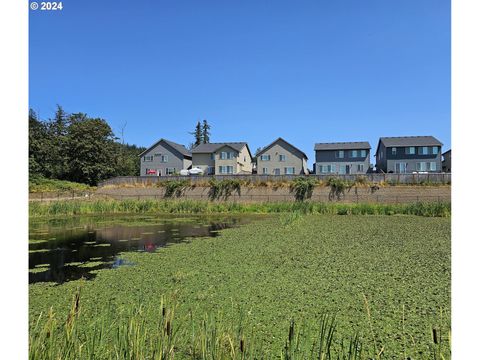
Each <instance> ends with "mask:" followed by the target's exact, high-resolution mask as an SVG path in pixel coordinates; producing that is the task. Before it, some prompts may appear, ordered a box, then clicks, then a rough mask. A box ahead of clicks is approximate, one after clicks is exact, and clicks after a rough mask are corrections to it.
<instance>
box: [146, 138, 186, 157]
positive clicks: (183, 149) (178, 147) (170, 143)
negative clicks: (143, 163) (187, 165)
mask: <svg viewBox="0 0 480 360" xmlns="http://www.w3.org/2000/svg"><path fill="white" fill-rule="evenodd" d="M161 142H164V143H165V144H167V145H168V146H170V147H171V148H173V149H175V150H176V151H178V152H179V153H180V154H182V155H183V156H186V157H190V158H191V157H192V153H191V152H190V150H188V149H187V148H186V147H185V146H183V145H182V144H177V143H175V142H173V141H170V140H166V139H160V140H158V141H157V142H156V143H155V144H153V145H152V146H150V147H149V148H148V149H146V150H145V151H143V152H142V153H141V154H139V155H138V156H142V155H143V154H145V153H147V152H149V151H150V150H152V149H153V148H154V147H155V146H157V145H158V144H160V143H161Z"/></svg>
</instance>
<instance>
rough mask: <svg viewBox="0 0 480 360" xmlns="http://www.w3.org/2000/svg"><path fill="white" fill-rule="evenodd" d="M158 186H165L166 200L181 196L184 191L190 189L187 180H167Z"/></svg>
mask: <svg viewBox="0 0 480 360" xmlns="http://www.w3.org/2000/svg"><path fill="white" fill-rule="evenodd" d="M159 184H161V185H163V186H165V197H166V198H171V197H179V196H182V195H183V194H184V192H185V190H186V189H187V188H188V187H190V181H188V180H168V181H165V182H164V183H159Z"/></svg>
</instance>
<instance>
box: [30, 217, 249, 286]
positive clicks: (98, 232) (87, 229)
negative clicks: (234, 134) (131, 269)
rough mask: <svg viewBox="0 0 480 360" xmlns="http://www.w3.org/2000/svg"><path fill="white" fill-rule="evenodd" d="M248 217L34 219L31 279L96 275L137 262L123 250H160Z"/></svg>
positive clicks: (58, 279) (59, 280)
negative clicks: (122, 253)
mask: <svg viewBox="0 0 480 360" xmlns="http://www.w3.org/2000/svg"><path fill="white" fill-rule="evenodd" d="M248 221H249V220H248V219H247V218H246V217H225V216H223V217H216V218H212V217H153V216H127V217H125V216H124V217H119V216H113V217H101V218H98V217H83V218H78V217H76V218H73V219H53V220H48V221H33V222H31V224H30V245H29V250H30V253H29V268H30V273H29V282H30V283H35V282H45V281H53V282H57V283H63V282H65V281H69V280H76V279H79V278H82V277H83V278H86V279H92V278H93V277H95V272H96V271H97V270H100V269H105V268H117V267H119V266H124V265H134V264H132V263H128V262H126V261H125V260H124V259H122V258H121V256H119V253H121V252H127V251H145V252H154V251H156V250H157V249H158V248H159V247H163V246H165V245H167V244H171V243H178V242H182V241H185V239H186V238H192V237H214V236H218V234H219V230H221V229H225V228H228V227H232V226H236V225H239V224H242V223H246V222H248Z"/></svg>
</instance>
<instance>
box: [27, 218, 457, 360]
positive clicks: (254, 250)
mask: <svg viewBox="0 0 480 360" xmlns="http://www.w3.org/2000/svg"><path fill="white" fill-rule="evenodd" d="M122 257H123V258H125V259H126V260H127V261H130V262H133V263H134V264H135V266H126V267H120V268H117V269H110V270H99V271H98V273H97V277H96V278H95V279H94V280H92V281H85V282H83V284H82V289H81V297H80V298H79V300H78V301H77V300H76V299H75V294H76V293H77V289H78V287H79V283H80V282H79V281H73V282H68V283H65V284H62V285H58V286H55V285H53V284H48V283H36V284H32V285H30V292H29V296H30V302H29V304H30V324H31V330H32V331H31V339H30V340H31V350H32V349H33V350H35V349H37V350H38V349H40V350H38V351H37V352H32V353H35V354H38V357H32V358H47V357H48V355H42V354H53V355H55V354H56V355H57V357H58V356H59V357H60V358H62V359H69V358H79V359H83V358H85V359H86V358H92V357H91V356H92V351H93V352H94V355H95V358H100V359H109V358H119V359H132V358H136V359H137V358H138V359H142V358H149V359H153V358H158V359H168V358H171V355H172V353H174V354H175V358H177V359H187V358H189V359H214V358H215V359H246V358H263V359H271V358H283V359H309V358H317V356H318V354H319V353H321V351H320V344H323V346H322V348H323V351H324V357H323V358H324V359H330V358H331V359H355V358H359V359H373V358H375V359H379V358H384V359H392V358H404V359H406V358H415V359H417V358H420V359H424V358H427V359H428V358H431V359H434V358H437V359H438V358H441V357H440V353H441V354H442V355H443V357H444V358H449V357H450V353H449V331H450V317H449V311H450V221H449V219H444V218H427V217H418V216H365V217H361V216H352V217H347V216H337V215H302V214H301V213H300V212H295V213H292V214H280V215H279V216H274V217H270V218H268V219H264V220H261V221H253V222H252V223H249V224H247V225H244V226H241V227H239V228H234V229H226V230H222V233H221V236H219V237H216V238H204V239H195V240H192V241H191V242H188V243H182V244H178V245H174V246H169V247H166V248H162V249H160V250H158V251H157V252H155V253H138V252H131V253H125V254H124V255H123V256H122ZM72 298H73V299H74V301H73V303H72ZM165 298H166V299H169V301H168V304H167V305H165V303H164V302H162V299H165ZM72 304H73V306H72ZM52 306H53V310H52V313H51V314H50V315H48V313H49V309H50V307H52ZM72 309H73V310H72ZM40 313H43V315H42V317H41V318H40V320H38V319H39V316H40ZM53 313H55V315H53ZM325 314H329V317H328V318H327V319H325ZM333 318H335V322H334V324H335V325H331V322H330V321H331V320H332V319H333ZM322 319H323V320H322ZM292 320H293V321H294V325H293V328H292V326H291V324H292V323H291V321H292ZM322 321H323V322H322ZM167 324H169V325H167ZM322 329H323V332H322ZM333 329H334V331H333ZM322 334H323V335H322ZM329 334H330V335H329ZM356 335H358V338H357V340H358V341H357V340H355V339H356V338H355V336H356ZM321 339H324V341H322V340H321ZM328 339H331V340H328ZM242 340H243V342H242ZM326 342H329V343H330V346H327V345H326ZM241 344H243V345H241ZM314 344H315V345H314ZM359 345H361V349H362V350H361V354H357V355H358V356H357V355H356V356H353V355H352V352H350V353H349V350H348V349H351V348H352V346H353V347H355V348H357V347H358V346H359ZM241 347H243V349H245V351H244V352H242V351H240V349H241ZM327 349H329V350H328V351H327ZM312 351H313V355H314V356H312ZM328 352H329V353H330V355H331V357H330V356H327V355H326V354H327V353H328ZM232 353H235V354H236V355H232ZM161 354H163V356H161ZM349 354H350V355H349ZM354 354H355V353H354ZM54 357H55V356H53V358H54Z"/></svg>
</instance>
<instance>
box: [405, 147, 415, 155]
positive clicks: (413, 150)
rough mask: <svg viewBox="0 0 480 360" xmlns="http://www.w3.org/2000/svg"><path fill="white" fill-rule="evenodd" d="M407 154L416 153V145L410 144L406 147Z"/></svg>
mask: <svg viewBox="0 0 480 360" xmlns="http://www.w3.org/2000/svg"><path fill="white" fill-rule="evenodd" d="M405 154H407V155H415V146H409V147H406V148H405Z"/></svg>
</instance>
